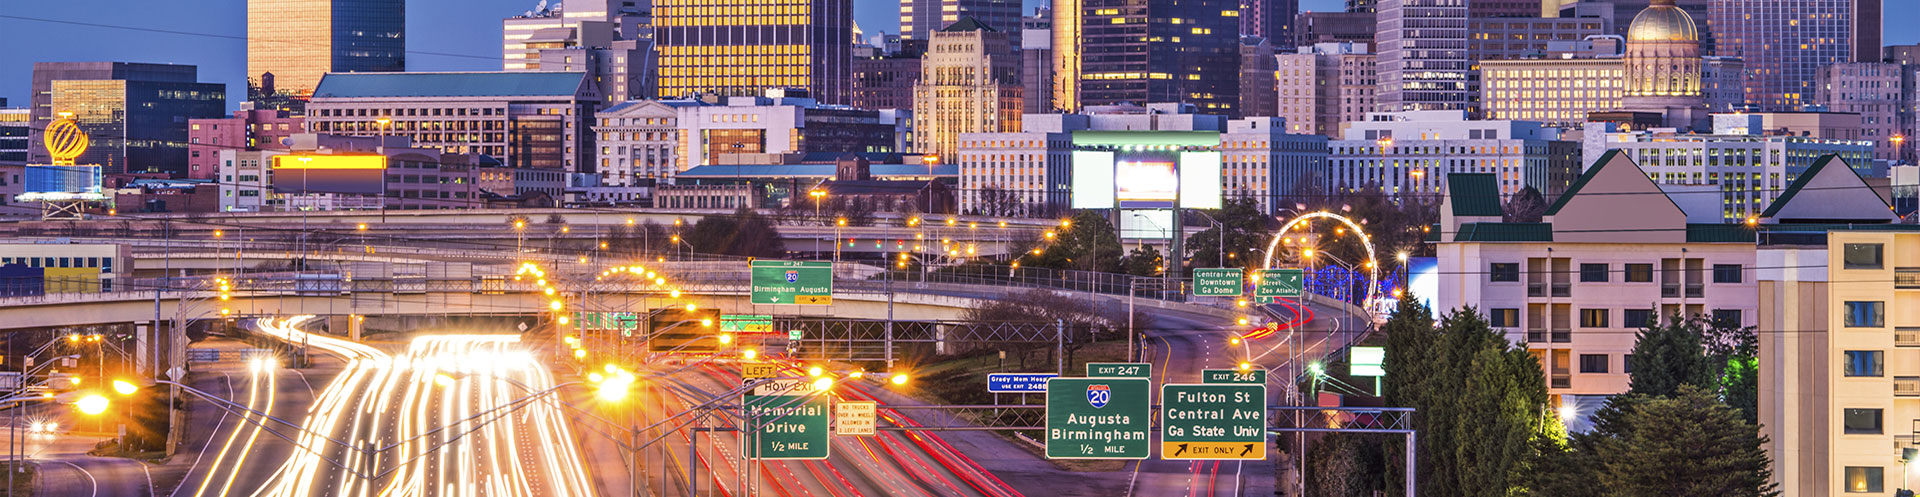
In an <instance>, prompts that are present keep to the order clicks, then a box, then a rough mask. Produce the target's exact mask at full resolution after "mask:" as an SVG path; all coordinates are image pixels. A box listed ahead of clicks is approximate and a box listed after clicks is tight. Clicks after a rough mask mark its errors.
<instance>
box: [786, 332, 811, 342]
mask: <svg viewBox="0 0 1920 497" xmlns="http://www.w3.org/2000/svg"><path fill="white" fill-rule="evenodd" d="M805 336H806V331H805V330H787V339H788V340H799V339H801V338H802V337H805Z"/></svg>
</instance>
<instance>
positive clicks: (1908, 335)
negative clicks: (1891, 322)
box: [1893, 326, 1920, 347]
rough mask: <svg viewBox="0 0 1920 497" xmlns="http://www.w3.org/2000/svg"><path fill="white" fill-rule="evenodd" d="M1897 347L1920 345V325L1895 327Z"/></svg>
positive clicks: (1894, 343) (1895, 344)
mask: <svg viewBox="0 0 1920 497" xmlns="http://www.w3.org/2000/svg"><path fill="white" fill-rule="evenodd" d="M1893 345H1894V346H1895V347H1920V327H1913V326H1901V327H1898V328H1894V329H1893Z"/></svg>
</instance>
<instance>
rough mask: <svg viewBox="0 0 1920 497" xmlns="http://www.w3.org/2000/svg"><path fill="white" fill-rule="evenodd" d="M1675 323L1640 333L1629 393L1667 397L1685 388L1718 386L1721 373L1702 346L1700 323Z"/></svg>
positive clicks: (1654, 327)
mask: <svg viewBox="0 0 1920 497" xmlns="http://www.w3.org/2000/svg"><path fill="white" fill-rule="evenodd" d="M1675 321H1676V322H1672V323H1668V324H1666V325H1654V326H1650V327H1648V328H1646V329H1643V330H1640V332H1639V333H1637V334H1636V337H1637V340H1636V341H1635V342H1634V344H1633V374H1632V376H1631V379H1630V380H1629V382H1628V390H1627V391H1628V392H1631V393H1635V394H1640V395H1644V396H1649V397H1664V396H1668V395H1673V394H1674V392H1678V391H1679V390H1680V386H1681V385H1694V386H1698V387H1703V388H1713V387H1715V386H1716V384H1717V381H1716V379H1717V374H1718V371H1717V369H1716V368H1715V367H1714V366H1713V364H1712V362H1711V361H1709V360H1708V358H1707V355H1706V349H1704V348H1703V347H1702V345H1701V333H1700V328H1699V322H1697V321H1691V320H1688V321H1681V320H1675Z"/></svg>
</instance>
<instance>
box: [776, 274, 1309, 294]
mask: <svg viewBox="0 0 1920 497" xmlns="http://www.w3.org/2000/svg"><path fill="white" fill-rule="evenodd" d="M1306 283H1307V272H1306V271H1305V270H1301V269H1262V270H1260V273H1259V274H1257V275H1255V276H1254V280H1253V296H1255V297H1299V296H1301V295H1303V294H1305V293H1306V288H1307V284H1306ZM755 288H756V289H758V288H759V287H758V286H757V285H756V286H755Z"/></svg>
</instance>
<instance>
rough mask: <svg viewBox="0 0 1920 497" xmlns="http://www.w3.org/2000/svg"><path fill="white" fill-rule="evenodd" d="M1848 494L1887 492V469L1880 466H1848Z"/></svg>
mask: <svg viewBox="0 0 1920 497" xmlns="http://www.w3.org/2000/svg"><path fill="white" fill-rule="evenodd" d="M1846 471H1847V493H1850V494H1852V493H1880V492H1885V491H1887V487H1886V481H1885V480H1886V468H1882V467H1879V466H1847V469H1846Z"/></svg>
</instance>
